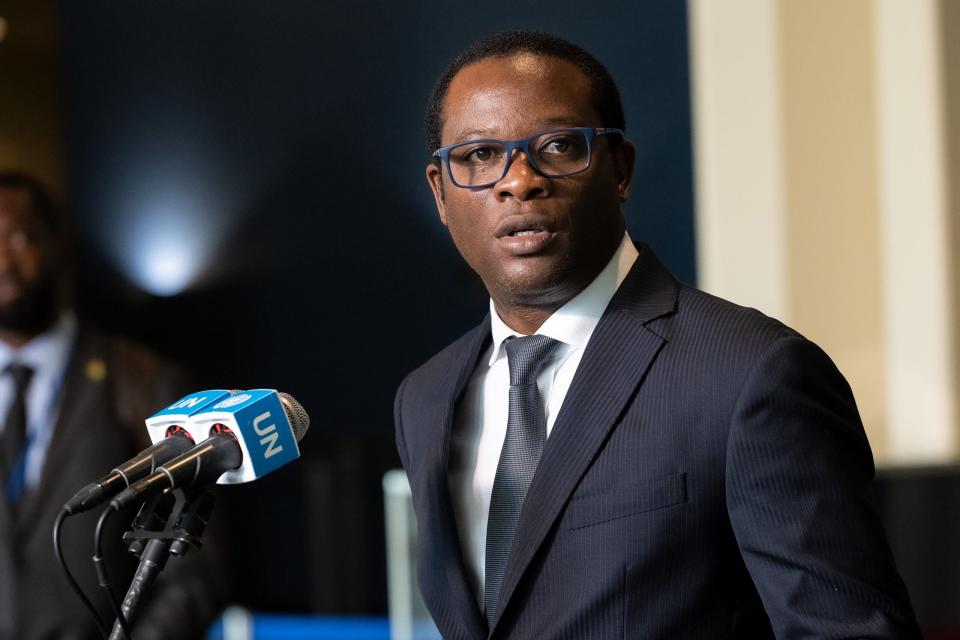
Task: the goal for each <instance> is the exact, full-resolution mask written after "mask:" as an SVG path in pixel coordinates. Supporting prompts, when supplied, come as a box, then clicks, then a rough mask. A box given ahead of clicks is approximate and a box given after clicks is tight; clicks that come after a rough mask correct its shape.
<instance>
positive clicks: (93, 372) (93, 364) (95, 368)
mask: <svg viewBox="0 0 960 640" xmlns="http://www.w3.org/2000/svg"><path fill="white" fill-rule="evenodd" d="M86 373H87V380H90V381H91V382H103V379H104V378H106V377H107V363H106V362H104V361H103V360H102V359H101V358H90V359H89V360H87V366H86Z"/></svg>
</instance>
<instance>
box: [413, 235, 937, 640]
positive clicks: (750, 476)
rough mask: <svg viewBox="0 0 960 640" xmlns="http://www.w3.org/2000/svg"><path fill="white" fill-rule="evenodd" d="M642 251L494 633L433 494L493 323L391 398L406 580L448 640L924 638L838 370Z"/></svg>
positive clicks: (562, 444) (616, 303) (575, 387)
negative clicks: (877, 506) (406, 490)
mask: <svg viewBox="0 0 960 640" xmlns="http://www.w3.org/2000/svg"><path fill="white" fill-rule="evenodd" d="M639 249H640V257H639V258H638V259H637V262H636V264H635V265H634V267H633V269H632V270H631V271H630V274H629V275H628V276H627V279H626V280H625V281H624V283H623V285H622V286H621V287H620V289H619V290H618V292H617V293H616V295H615V296H614V298H613V300H612V301H611V302H610V305H609V306H608V308H607V310H606V312H605V313H604V315H603V317H602V319H601V320H600V323H599V325H598V326H597V328H596V330H595V332H594V334H593V336H592V338H591V340H590V343H589V344H588V346H587V349H586V351H585V353H584V356H583V360H582V361H581V363H580V367H579V369H578V370H577V373H576V376H575V378H574V380H573V383H572V385H571V387H570V390H569V392H568V394H567V397H566V399H565V401H564V404H563V407H562V408H561V410H560V412H559V414H558V416H557V420H556V423H555V426H554V430H553V432H552V434H551V436H550V439H549V440H548V442H547V444H546V447H545V449H544V452H543V457H542V458H541V461H540V465H539V467H538V469H537V472H536V475H535V477H534V479H533V483H532V485H531V487H530V490H529V493H528V494H527V498H526V502H525V504H524V508H523V513H522V515H521V518H520V524H519V528H518V530H517V534H516V538H515V539H514V543H513V547H512V551H511V556H510V561H509V565H508V567H507V571H506V575H505V577H504V581H503V587H502V591H501V595H500V605H499V607H498V612H497V617H496V620H495V622H494V625H493V628H492V629H489V630H488V628H487V625H486V623H485V621H484V619H483V616H482V615H481V613H480V611H479V610H478V609H477V606H476V601H475V599H474V596H473V594H472V593H471V590H470V587H469V586H468V581H467V577H466V571H465V568H464V563H463V560H462V557H461V552H460V545H459V542H458V539H457V533H456V525H455V522H454V515H453V510H452V507H451V501H450V491H449V486H448V482H447V464H448V459H449V450H450V440H451V430H452V428H453V416H454V410H455V407H456V404H457V401H458V399H459V398H460V396H461V394H462V393H463V391H464V389H465V387H466V385H467V382H468V381H469V379H470V376H471V374H472V372H473V370H474V367H475V366H476V364H477V359H478V356H479V355H480V354H481V353H482V352H483V350H484V348H485V347H486V346H487V344H489V342H488V341H489V339H490V327H489V318H488V319H487V320H486V321H485V322H483V323H482V324H481V325H480V326H478V327H476V328H475V329H473V330H472V331H470V332H469V333H467V334H466V335H464V336H463V337H462V338H460V339H459V340H458V341H456V342H455V343H453V344H451V345H450V346H449V347H447V348H446V349H444V350H443V351H442V352H440V353H439V354H437V355H436V356H434V357H433V358H432V359H431V360H430V361H428V362H427V363H426V364H424V365H423V366H421V367H420V368H419V369H417V370H416V371H414V372H413V373H411V374H410V375H409V376H408V377H407V379H406V380H405V381H404V382H403V384H402V385H401V387H400V390H399V391H398V394H397V402H396V426H397V444H398V448H399V451H400V456H401V458H402V460H403V465H404V467H405V469H406V471H407V474H408V476H409V478H410V484H411V488H412V490H413V504H414V509H415V511H416V515H417V527H418V532H419V534H418V535H419V540H418V553H419V558H420V560H419V568H418V577H419V582H420V587H421V590H422V591H423V595H424V599H425V601H426V604H427V607H428V608H429V610H430V612H431V614H432V615H433V617H434V620H435V621H436V623H437V626H438V627H439V629H440V631H441V633H442V634H443V636H444V638H448V639H454V638H457V639H459V638H464V639H466V638H470V639H479V638H484V637H488V635H489V637H496V638H571V639H578V640H582V639H584V638H603V639H607V638H643V639H649V640H652V639H660V638H663V639H665V640H666V639H669V640H679V639H683V638H704V639H710V640H715V639H717V638H768V637H777V638H917V637H919V635H920V634H919V631H918V629H917V626H916V622H915V620H914V615H913V612H912V610H911V606H910V603H909V600H908V597H907V593H906V590H905V588H904V586H903V583H902V581H901V579H900V577H899V576H898V574H897V571H896V568H895V566H894V563H893V560H892V558H891V555H890V551H889V548H888V545H887V542H886V538H885V535H884V533H883V529H882V526H881V523H880V521H879V520H878V518H877V515H876V513H875V512H874V509H873V507H872V505H871V500H870V497H869V495H868V494H869V491H868V484H869V482H870V480H871V478H872V476H873V459H872V455H871V453H870V448H869V445H868V443H867V440H866V437H865V435H864V431H863V427H862V425H861V422H860V418H859V415H858V413H857V409H856V405H855V404H854V400H853V397H852V395H851V392H850V389H849V387H848V385H847V383H846V381H845V380H844V379H843V377H842V376H841V375H840V373H839V372H838V371H837V369H836V367H835V366H834V365H833V363H832V362H831V361H830V359H829V358H828V357H827V356H826V355H825V354H824V353H823V352H822V351H821V350H820V349H819V348H818V347H817V346H816V345H814V344H813V343H811V342H809V341H807V340H806V339H804V338H803V337H802V336H800V335H799V334H797V333H796V332H794V331H792V330H791V329H789V328H788V327H786V326H784V325H782V324H780V323H779V322H776V321H775V320H772V319H770V318H768V317H766V316H764V315H762V314H761V313H759V312H757V311H755V310H752V309H745V308H742V307H738V306H736V305H733V304H731V303H729V302H726V301H723V300H720V299H718V298H715V297H712V296H710V295H707V294H705V293H703V292H701V291H698V290H696V289H693V288H690V287H687V286H684V285H682V284H680V283H678V282H677V281H676V280H675V279H674V278H673V277H672V276H671V275H670V274H669V273H668V272H667V271H666V269H665V268H664V267H663V265H662V264H661V263H660V262H659V260H658V259H657V258H656V256H654V255H653V253H652V252H651V251H650V249H649V248H647V247H643V246H640V247H639Z"/></svg>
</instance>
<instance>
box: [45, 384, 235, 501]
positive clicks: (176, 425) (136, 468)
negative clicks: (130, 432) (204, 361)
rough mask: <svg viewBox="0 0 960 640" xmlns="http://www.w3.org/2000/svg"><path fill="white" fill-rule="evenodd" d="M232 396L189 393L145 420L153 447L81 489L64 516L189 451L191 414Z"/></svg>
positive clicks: (216, 392) (103, 498)
mask: <svg viewBox="0 0 960 640" xmlns="http://www.w3.org/2000/svg"><path fill="white" fill-rule="evenodd" d="M232 393H234V392H231V391H226V390H224V389H212V390H209V391H198V392H196V393H191V394H190V395H188V396H184V397H183V398H180V399H179V400H177V401H176V402H174V403H173V404H172V405H170V406H169V407H167V408H165V409H162V410H160V411H158V412H157V413H155V414H154V415H152V416H151V417H149V418H147V420H146V423H147V429H148V431H149V432H150V434H151V440H153V445H152V446H149V447H147V448H146V449H144V450H143V451H141V452H140V453H138V454H137V455H135V456H134V457H132V458H130V459H129V460H127V461H126V462H124V463H123V464H121V465H119V466H118V467H116V468H114V469H113V470H112V471H111V472H110V473H108V474H107V475H105V476H103V477H102V478H100V479H99V480H97V481H96V482H91V483H90V484H88V485H87V486H85V487H83V488H82V489H80V491H78V492H77V493H75V494H74V496H73V497H72V498H70V499H69V500H67V502H66V503H64V505H63V509H64V511H66V512H67V515H74V514H77V513H83V512H84V511H88V510H90V509H92V508H94V507H96V506H98V505H100V504H102V503H104V502H106V501H107V500H109V499H110V498H112V497H113V496H115V495H117V494H118V493H120V492H121V491H123V490H124V489H126V488H127V487H129V486H130V483H132V482H135V481H137V480H139V479H141V478H144V477H146V476H148V475H150V474H151V473H153V472H154V471H156V470H157V468H158V467H159V466H160V465H162V464H163V463H165V462H167V461H169V460H172V459H174V458H176V457H177V456H179V455H180V454H182V453H184V452H186V451H189V450H190V448H191V447H193V446H194V445H195V444H196V442H197V437H196V436H195V435H193V434H191V433H190V432H189V431H188V430H187V429H186V428H185V425H187V424H189V420H190V414H191V413H195V412H197V411H201V410H203V409H204V408H205V407H208V406H210V405H213V404H216V403H217V402H218V401H220V400H222V399H224V398H226V397H229V396H230V395H231V394H232ZM200 439H201V440H202V439H203V438H200Z"/></svg>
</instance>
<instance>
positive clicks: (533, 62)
mask: <svg viewBox="0 0 960 640" xmlns="http://www.w3.org/2000/svg"><path fill="white" fill-rule="evenodd" d="M585 111H586V112H588V113H587V114H585V113H584V112H585ZM592 112H593V105H592V102H591V96H590V81H589V80H588V78H587V77H586V75H585V74H584V73H583V71H581V70H580V68H579V67H577V66H576V65H575V64H573V63H572V62H568V61H567V60H563V59H560V58H555V57H552V56H545V55H541V54H536V53H529V52H521V53H516V54H511V55H509V56H501V57H490V58H484V59H482V60H478V61H477V62H473V63H471V64H469V65H467V66H465V67H464V68H463V69H461V70H460V71H459V72H458V73H457V75H456V76H454V78H453V80H452V81H451V83H450V87H449V90H448V92H447V95H446V99H445V100H444V133H446V134H448V135H450V136H453V137H455V138H457V139H461V138H464V137H471V136H486V135H495V134H497V133H498V131H497V129H498V128H499V126H498V125H499V124H500V122H499V120H500V119H501V117H502V118H503V120H507V121H511V120H517V119H520V118H522V117H524V116H531V117H533V118H534V119H535V120H536V122H537V123H538V124H542V125H546V126H551V125H556V126H570V125H574V124H576V125H583V124H585V123H584V122H582V120H583V118H584V116H585V115H588V114H589V115H592ZM481 120H482V121H481Z"/></svg>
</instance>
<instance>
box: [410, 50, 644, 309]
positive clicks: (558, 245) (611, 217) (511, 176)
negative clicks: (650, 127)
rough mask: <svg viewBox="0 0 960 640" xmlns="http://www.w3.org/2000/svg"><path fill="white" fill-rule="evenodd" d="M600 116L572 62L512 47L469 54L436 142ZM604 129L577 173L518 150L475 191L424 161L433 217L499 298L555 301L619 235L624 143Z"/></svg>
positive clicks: (586, 275)
mask: <svg viewBox="0 0 960 640" xmlns="http://www.w3.org/2000/svg"><path fill="white" fill-rule="evenodd" d="M608 124H609V123H604V122H601V121H600V116H599V114H598V113H597V111H596V109H595V108H594V106H593V104H592V103H591V99H590V82H589V80H588V79H587V77H586V76H585V75H584V74H583V73H582V72H581V71H580V69H579V68H577V67H576V66H575V65H573V64H572V63H569V62H566V61H564V60H560V59H556V58H552V57H546V56H538V55H535V54H529V53H519V54H515V55H511V56H509V57H502V58H487V59H484V60H481V61H479V62H475V63H473V64H470V65H468V66H466V67H464V68H463V69H462V70H461V71H460V72H459V73H458V74H457V75H456V76H454V78H453V81H452V82H451V83H450V88H449V90H448V92H447V96H446V100H445V102H444V107H443V130H442V131H441V145H443V146H446V145H449V144H454V143H457V142H464V141H468V140H471V139H480V138H497V139H502V140H515V139H520V138H526V137H529V136H531V135H533V134H535V133H538V132H540V131H544V130H547V129H555V128H559V127H603V126H608ZM607 138H608V137H607V136H603V137H598V138H596V139H595V140H594V145H593V156H592V162H591V165H590V168H589V169H588V170H587V171H586V172H584V173H580V174H577V175H572V176H565V177H561V178H545V177H544V176H542V175H540V174H538V173H537V172H535V171H534V170H533V168H532V167H531V166H530V164H529V163H528V161H527V158H526V156H525V155H523V153H522V152H520V151H515V152H514V156H513V162H512V164H511V165H510V169H509V171H508V172H507V174H506V175H505V176H504V177H503V178H502V179H501V180H500V181H499V182H497V183H496V184H495V185H493V186H492V187H489V188H485V189H480V190H476V191H473V190H468V189H462V188H459V187H457V186H455V185H453V184H452V183H451V182H450V180H449V176H448V175H446V174H447V171H446V168H443V169H442V170H441V169H440V168H438V167H437V166H436V165H433V164H431V165H428V166H427V180H428V182H429V183H430V187H431V189H432V190H433V193H434V197H435V199H436V203H437V209H438V210H439V213H440V219H441V220H442V221H443V224H445V225H446V226H447V228H448V229H449V231H450V235H451V236H452V238H453V241H454V244H456V246H457V249H458V250H459V251H460V253H461V255H463V258H464V259H465V260H466V261H467V263H468V264H469V265H470V266H471V267H472V268H473V270H474V271H476V272H477V274H478V275H479V276H480V278H481V279H482V280H483V282H484V284H485V285H486V287H487V291H488V292H489V293H490V296H491V297H492V298H493V299H494V302H495V303H497V304H498V306H499V305H504V304H506V305H516V306H521V307H538V308H540V307H542V308H550V307H553V308H556V307H559V306H560V305H562V304H563V303H564V302H566V301H567V300H569V299H570V298H572V297H573V296H574V295H576V294H577V293H579V292H580V290H582V289H583V288H584V287H585V286H586V285H588V284H589V283H590V282H591V281H592V280H593V278H594V277H596V275H597V274H598V273H599V272H600V271H601V270H602V269H603V267H604V266H605V265H606V263H607V262H608V261H609V259H610V257H611V256H612V255H613V253H614V251H615V250H616V248H617V246H618V245H619V243H620V241H621V239H622V237H623V231H624V221H623V213H622V210H621V202H622V201H623V200H625V199H626V195H627V189H628V187H629V181H630V172H631V171H632V168H633V147H632V145H631V144H630V143H629V142H623V143H621V144H619V145H613V146H611V144H610V142H611V141H610V140H609V139H607ZM518 234H519V235H518Z"/></svg>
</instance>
